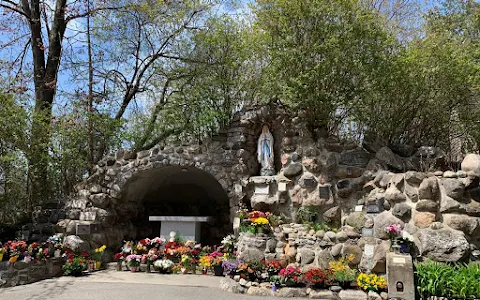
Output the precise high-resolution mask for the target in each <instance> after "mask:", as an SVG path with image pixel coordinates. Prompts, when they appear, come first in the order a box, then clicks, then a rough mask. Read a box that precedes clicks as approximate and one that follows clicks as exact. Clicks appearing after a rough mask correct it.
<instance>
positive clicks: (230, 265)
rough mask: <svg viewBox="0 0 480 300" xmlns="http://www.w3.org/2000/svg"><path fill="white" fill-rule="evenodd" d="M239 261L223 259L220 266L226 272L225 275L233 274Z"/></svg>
mask: <svg viewBox="0 0 480 300" xmlns="http://www.w3.org/2000/svg"><path fill="white" fill-rule="evenodd" d="M238 264H239V262H231V261H229V260H225V261H223V263H222V267H223V269H224V270H225V272H226V273H227V275H235V270H236V269H237V266H238Z"/></svg>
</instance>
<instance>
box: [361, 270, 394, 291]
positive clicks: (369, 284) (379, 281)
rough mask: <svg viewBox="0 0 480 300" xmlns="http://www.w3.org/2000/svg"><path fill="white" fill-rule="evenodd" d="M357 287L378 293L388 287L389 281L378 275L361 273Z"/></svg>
mask: <svg viewBox="0 0 480 300" xmlns="http://www.w3.org/2000/svg"><path fill="white" fill-rule="evenodd" d="M357 285H358V286H359V287H360V288H361V289H363V290H365V291H367V292H368V291H372V292H378V291H380V290H382V289H385V288H386V287H387V281H386V280H385V278H383V277H380V276H378V275H377V274H365V273H360V275H358V277H357Z"/></svg>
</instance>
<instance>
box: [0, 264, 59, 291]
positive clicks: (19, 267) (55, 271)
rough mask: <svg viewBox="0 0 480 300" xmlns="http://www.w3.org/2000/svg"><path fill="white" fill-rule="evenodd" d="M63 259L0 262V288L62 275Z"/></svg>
mask: <svg viewBox="0 0 480 300" xmlns="http://www.w3.org/2000/svg"><path fill="white" fill-rule="evenodd" d="M63 263H64V261H63V259H61V258H59V259H49V260H48V261H33V262H30V263H24V262H16V263H13V264H10V263H9V262H8V261H2V262H0V288H4V287H13V286H17V285H24V284H28V283H33V282H37V281H40V280H44V279H47V278H52V277H55V276H60V275H61V274H62V265H63Z"/></svg>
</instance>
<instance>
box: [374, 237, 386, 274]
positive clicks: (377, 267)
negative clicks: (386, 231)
mask: <svg viewBox="0 0 480 300" xmlns="http://www.w3.org/2000/svg"><path fill="white" fill-rule="evenodd" d="M390 245H391V242H390V241H382V242H381V243H380V244H378V245H377V246H376V247H375V251H374V253H373V259H372V261H373V262H372V272H375V273H385V272H386V269H387V252H388V251H390Z"/></svg>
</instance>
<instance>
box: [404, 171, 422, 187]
mask: <svg viewBox="0 0 480 300" xmlns="http://www.w3.org/2000/svg"><path fill="white" fill-rule="evenodd" d="M426 177H427V175H425V173H421V172H415V171H408V172H407V173H405V181H406V182H407V183H408V184H410V185H412V186H415V187H418V186H419V185H420V183H422V181H423V180H424V179H425V178H426Z"/></svg>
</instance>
